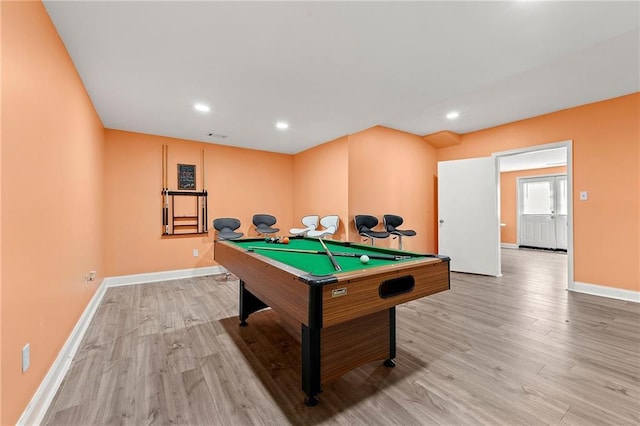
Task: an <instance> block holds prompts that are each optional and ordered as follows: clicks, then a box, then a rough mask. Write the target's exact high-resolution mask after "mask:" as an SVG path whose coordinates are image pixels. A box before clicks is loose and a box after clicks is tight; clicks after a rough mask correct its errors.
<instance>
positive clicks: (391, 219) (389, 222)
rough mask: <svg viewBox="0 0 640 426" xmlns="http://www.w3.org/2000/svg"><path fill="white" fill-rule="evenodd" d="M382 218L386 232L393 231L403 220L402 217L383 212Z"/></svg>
mask: <svg viewBox="0 0 640 426" xmlns="http://www.w3.org/2000/svg"><path fill="white" fill-rule="evenodd" d="M383 220H384V227H385V229H386V230H387V232H393V231H395V230H396V228H397V227H398V226H400V225H402V223H403V222H404V219H402V217H400V216H398V215H395V214H385V215H384V217H383Z"/></svg>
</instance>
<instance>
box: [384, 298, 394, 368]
mask: <svg viewBox="0 0 640 426" xmlns="http://www.w3.org/2000/svg"><path fill="white" fill-rule="evenodd" d="M395 357H396V307H395V306H394V307H392V308H389V359H386V360H385V361H384V363H383V364H384V366H385V367H391V368H393V367H395V366H396V362H395V361H394V359H395Z"/></svg>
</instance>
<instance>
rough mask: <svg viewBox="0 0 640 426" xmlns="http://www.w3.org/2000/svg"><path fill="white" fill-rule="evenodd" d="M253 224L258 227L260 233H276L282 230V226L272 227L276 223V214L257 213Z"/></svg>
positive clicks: (257, 230)
mask: <svg viewBox="0 0 640 426" xmlns="http://www.w3.org/2000/svg"><path fill="white" fill-rule="evenodd" d="M253 224H254V225H255V227H256V232H258V234H263V235H267V234H275V233H276V232H278V231H280V228H272V226H273V225H275V224H276V218H275V216H271V215H270V214H255V215H253Z"/></svg>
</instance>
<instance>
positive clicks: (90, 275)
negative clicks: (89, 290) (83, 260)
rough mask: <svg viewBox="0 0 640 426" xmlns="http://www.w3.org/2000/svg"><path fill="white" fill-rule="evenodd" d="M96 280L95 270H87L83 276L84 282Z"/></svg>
mask: <svg viewBox="0 0 640 426" xmlns="http://www.w3.org/2000/svg"><path fill="white" fill-rule="evenodd" d="M95 280H96V271H89V273H88V274H87V275H85V276H84V282H85V284H88V283H89V282H90V281H95Z"/></svg>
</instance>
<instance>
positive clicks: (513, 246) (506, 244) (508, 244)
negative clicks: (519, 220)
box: [500, 243, 519, 250]
mask: <svg viewBox="0 0 640 426" xmlns="http://www.w3.org/2000/svg"><path fill="white" fill-rule="evenodd" d="M500 247H502V248H506V249H516V250H517V249H518V248H519V247H518V245H517V244H513V243H500Z"/></svg>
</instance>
